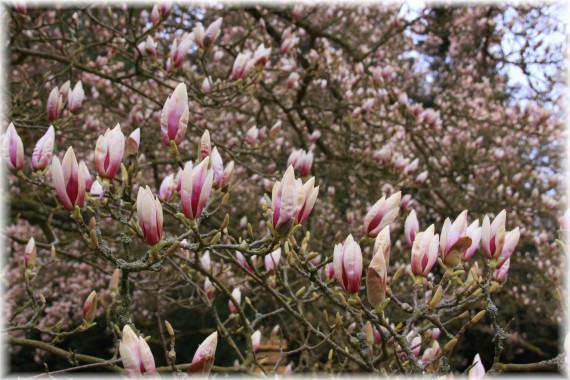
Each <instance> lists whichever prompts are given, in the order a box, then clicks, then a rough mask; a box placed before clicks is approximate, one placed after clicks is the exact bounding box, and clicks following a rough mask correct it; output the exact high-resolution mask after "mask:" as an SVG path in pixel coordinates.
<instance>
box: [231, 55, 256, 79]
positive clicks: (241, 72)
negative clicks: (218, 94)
mask: <svg viewBox="0 0 570 380" xmlns="http://www.w3.org/2000/svg"><path fill="white" fill-rule="evenodd" d="M253 64H255V62H254V61H253V60H252V59H251V53H250V52H246V53H239V54H238V56H237V57H236V60H235V61H234V65H233V67H232V73H231V79H232V80H238V79H243V78H245V77H246V76H247V75H248V74H249V70H250V69H251V67H252V66H253Z"/></svg>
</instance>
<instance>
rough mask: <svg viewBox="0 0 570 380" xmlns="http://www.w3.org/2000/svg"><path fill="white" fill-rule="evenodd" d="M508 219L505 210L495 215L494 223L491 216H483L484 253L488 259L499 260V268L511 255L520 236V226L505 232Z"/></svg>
mask: <svg viewBox="0 0 570 380" xmlns="http://www.w3.org/2000/svg"><path fill="white" fill-rule="evenodd" d="M506 219H507V213H506V211H505V210H503V211H501V212H500V213H499V215H497V216H496V217H495V219H494V220H493V223H490V219H489V216H487V215H485V218H483V226H482V230H481V245H482V247H483V253H484V254H485V257H486V258H487V259H489V260H497V268H499V267H500V266H501V265H502V264H503V263H504V262H505V260H507V259H508V258H510V257H511V255H512V254H513V252H514V250H515V247H516V245H517V243H518V241H519V238H520V231H519V228H518V227H517V228H515V229H514V230H512V231H510V232H508V233H506V232H505V224H506Z"/></svg>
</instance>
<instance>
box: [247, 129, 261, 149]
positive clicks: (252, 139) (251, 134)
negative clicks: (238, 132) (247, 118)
mask: <svg viewBox="0 0 570 380" xmlns="http://www.w3.org/2000/svg"><path fill="white" fill-rule="evenodd" d="M258 138H259V129H258V128H257V126H256V125H254V126H253V127H251V128H249V129H248V130H247V133H246V135H245V142H246V143H248V144H249V145H254V144H255V143H256V142H257V140H258Z"/></svg>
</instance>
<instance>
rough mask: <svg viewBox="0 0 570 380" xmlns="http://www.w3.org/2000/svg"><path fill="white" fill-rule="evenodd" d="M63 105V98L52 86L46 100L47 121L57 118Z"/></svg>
mask: <svg viewBox="0 0 570 380" xmlns="http://www.w3.org/2000/svg"><path fill="white" fill-rule="evenodd" d="M62 107H63V99H62V97H61V95H60V94H59V89H58V88H57V87H54V88H53V90H51V92H50V94H49V97H48V101H47V117H48V120H49V121H54V120H57V119H59V116H60V114H61V109H62Z"/></svg>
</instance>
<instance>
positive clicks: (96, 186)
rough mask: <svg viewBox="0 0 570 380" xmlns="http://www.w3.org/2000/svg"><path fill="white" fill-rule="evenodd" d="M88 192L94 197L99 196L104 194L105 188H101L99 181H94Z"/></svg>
mask: <svg viewBox="0 0 570 380" xmlns="http://www.w3.org/2000/svg"><path fill="white" fill-rule="evenodd" d="M89 194H91V196H92V197H94V198H101V197H103V195H104V194H105V189H103V185H101V183H100V182H99V181H95V182H93V184H92V185H91V190H90V191H89Z"/></svg>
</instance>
